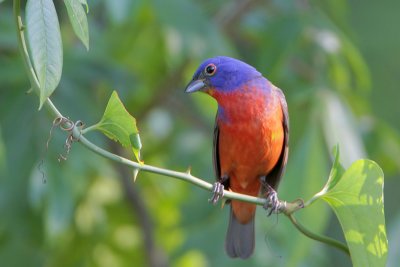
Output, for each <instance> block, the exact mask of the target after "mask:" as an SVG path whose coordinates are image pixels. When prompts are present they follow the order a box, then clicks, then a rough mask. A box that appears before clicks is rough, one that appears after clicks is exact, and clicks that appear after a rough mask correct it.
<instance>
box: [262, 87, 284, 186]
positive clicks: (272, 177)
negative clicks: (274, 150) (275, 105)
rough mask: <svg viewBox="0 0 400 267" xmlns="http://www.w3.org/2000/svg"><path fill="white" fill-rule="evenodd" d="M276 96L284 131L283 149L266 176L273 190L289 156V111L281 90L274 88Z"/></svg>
mask: <svg viewBox="0 0 400 267" xmlns="http://www.w3.org/2000/svg"><path fill="white" fill-rule="evenodd" d="M274 90H275V92H276V95H277V96H278V98H279V100H280V104H281V108H282V113H283V121H282V126H283V131H284V140H283V147H282V152H281V155H280V157H279V160H278V162H277V163H276V165H275V167H274V168H273V169H272V170H271V172H270V173H269V174H268V175H267V181H268V184H269V185H270V186H271V187H273V188H274V189H275V190H276V189H277V188H278V184H279V181H280V180H281V178H282V176H283V174H284V172H285V168H286V163H287V160H288V156H289V111H288V106H287V103H286V98H285V95H284V94H283V92H282V91H281V89H279V88H277V87H274Z"/></svg>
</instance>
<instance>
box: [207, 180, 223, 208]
mask: <svg viewBox="0 0 400 267" xmlns="http://www.w3.org/2000/svg"><path fill="white" fill-rule="evenodd" d="M212 192H213V194H212V197H211V198H210V199H209V200H208V202H211V203H212V204H213V205H215V204H217V202H218V200H220V199H221V198H222V197H223V196H224V185H223V184H222V183H220V182H216V183H214V185H213V189H212Z"/></svg>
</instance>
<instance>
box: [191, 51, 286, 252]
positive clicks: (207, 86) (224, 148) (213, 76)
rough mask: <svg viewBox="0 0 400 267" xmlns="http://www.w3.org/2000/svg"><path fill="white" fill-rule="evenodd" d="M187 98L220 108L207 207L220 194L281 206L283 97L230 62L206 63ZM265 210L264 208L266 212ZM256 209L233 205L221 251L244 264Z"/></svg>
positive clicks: (263, 80) (254, 74)
mask: <svg viewBox="0 0 400 267" xmlns="http://www.w3.org/2000/svg"><path fill="white" fill-rule="evenodd" d="M185 91H186V92H188V93H192V92H196V91H201V92H205V93H207V94H209V95H210V96H212V97H213V98H214V99H216V101H217V102H218V111H217V115H216V120H215V129H214V149H213V161H214V170H215V174H216V178H217V182H216V183H215V185H214V195H213V197H212V199H211V201H212V202H213V203H214V204H215V203H216V202H217V201H218V199H219V198H220V197H222V196H223V189H226V190H231V191H233V192H237V193H242V194H247V195H251V196H258V195H259V194H260V193H261V194H262V195H263V196H264V197H266V198H268V200H269V203H270V204H271V206H269V207H270V209H271V211H270V212H272V211H276V210H277V208H278V205H279V201H278V197H277V193H276V190H277V187H278V184H279V181H280V179H281V177H282V175H283V173H284V171H285V167H286V163H287V158H288V150H289V149H288V142H289V115H288V108H287V104H286V99H285V96H284V94H283V93H282V91H281V90H280V89H279V88H277V87H276V86H274V85H273V84H272V83H271V82H269V81H268V80H267V79H266V78H264V77H263V76H262V74H261V73H260V72H258V71H257V70H256V69H255V68H254V67H252V66H250V65H248V64H246V63H244V62H242V61H240V60H237V59H234V58H230V57H222V56H219V57H215V58H210V59H207V60H205V61H204V62H203V63H202V64H201V65H200V66H199V68H198V69H197V70H196V72H195V73H194V75H193V79H192V81H191V82H190V83H189V84H188V86H187V87H186V90H185ZM265 208H267V207H265ZM255 210H256V205H254V204H250V203H246V202H242V201H237V200H232V201H231V211H230V214H231V215H230V221H229V225H228V230H227V235H226V240H225V250H226V252H227V254H228V255H229V256H230V257H232V258H235V257H240V258H242V259H246V258H248V257H250V256H251V254H252V253H253V251H254V217H255Z"/></svg>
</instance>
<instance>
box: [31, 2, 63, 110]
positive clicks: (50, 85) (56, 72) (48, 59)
mask: <svg viewBox="0 0 400 267" xmlns="http://www.w3.org/2000/svg"><path fill="white" fill-rule="evenodd" d="M26 26H27V39H28V42H29V47H30V51H31V57H32V62H33V67H34V70H35V73H36V75H37V78H38V81H39V86H40V88H39V90H40V105H39V109H40V108H41V107H42V105H43V103H44V102H45V101H46V99H47V98H48V97H49V96H50V95H51V94H52V93H53V91H54V90H55V89H56V87H57V85H58V83H59V82H60V78H61V72H62V64H63V53H62V42H61V34H60V26H59V23H58V17H57V13H56V9H55V7H54V4H53V1H52V0H28V2H27V4H26Z"/></svg>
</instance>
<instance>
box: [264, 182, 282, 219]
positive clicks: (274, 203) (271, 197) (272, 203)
mask: <svg viewBox="0 0 400 267" xmlns="http://www.w3.org/2000/svg"><path fill="white" fill-rule="evenodd" d="M266 187H267V193H266V199H267V200H268V201H267V202H266V203H265V204H264V206H263V208H264V209H265V210H267V211H268V210H269V212H268V216H271V214H272V213H278V211H279V208H280V202H279V199H278V194H277V193H276V191H275V190H274V189H273V188H272V187H271V186H270V185H269V184H266Z"/></svg>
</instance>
